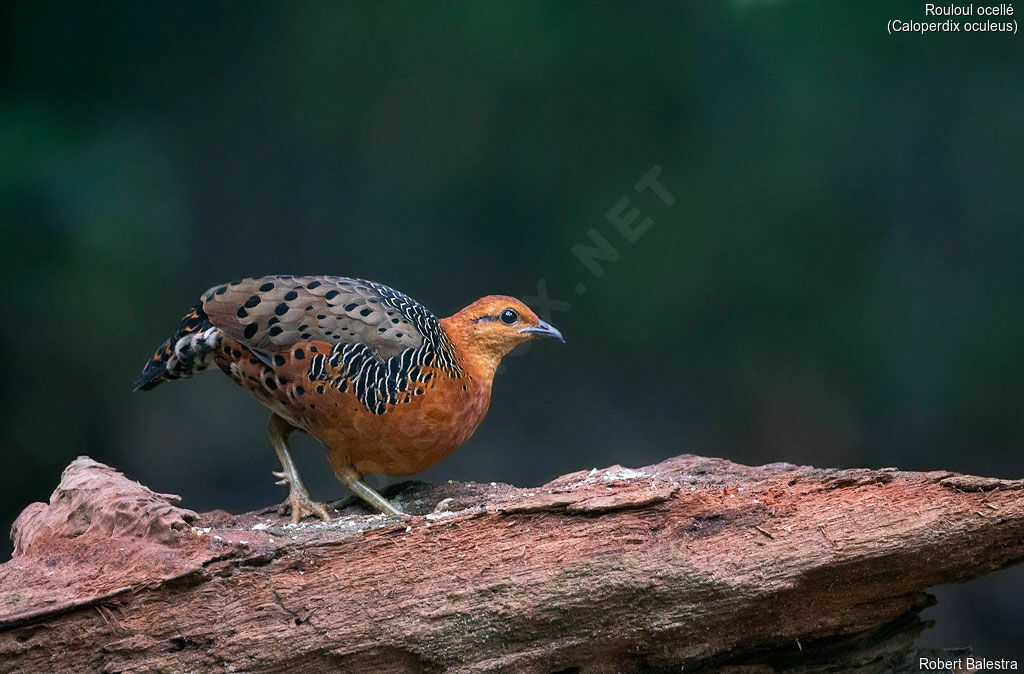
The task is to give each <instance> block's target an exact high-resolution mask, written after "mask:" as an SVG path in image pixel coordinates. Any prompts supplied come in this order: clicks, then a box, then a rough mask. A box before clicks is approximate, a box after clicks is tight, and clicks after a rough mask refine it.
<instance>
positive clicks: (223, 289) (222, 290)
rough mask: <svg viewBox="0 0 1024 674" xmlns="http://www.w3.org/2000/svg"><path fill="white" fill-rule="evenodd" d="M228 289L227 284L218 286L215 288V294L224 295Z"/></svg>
mask: <svg viewBox="0 0 1024 674" xmlns="http://www.w3.org/2000/svg"><path fill="white" fill-rule="evenodd" d="M227 291H228V287H227V286H221V287H219V288H217V289H216V290H214V291H213V294H214V295H223V294H224V293H226V292H227Z"/></svg>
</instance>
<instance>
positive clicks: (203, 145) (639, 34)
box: [0, 1, 1024, 657]
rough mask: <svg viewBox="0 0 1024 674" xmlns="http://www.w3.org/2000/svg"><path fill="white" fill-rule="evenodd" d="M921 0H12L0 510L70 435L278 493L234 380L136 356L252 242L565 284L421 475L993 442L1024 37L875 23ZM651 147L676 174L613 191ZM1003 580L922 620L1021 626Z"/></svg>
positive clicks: (173, 478)
mask: <svg viewBox="0 0 1024 674" xmlns="http://www.w3.org/2000/svg"><path fill="white" fill-rule="evenodd" d="M922 8H923V3H917V2H907V3H868V2H856V3H853V2H839V1H833V2H824V1H815V2H791V3H786V2H754V1H748V2H738V1H737V2H701V3H674V4H662V3H650V4H642V5H634V4H625V3H623V4H616V5H611V4H602V5H588V4H577V3H555V2H516V3H497V2H493V3H477V2H466V3H455V4H451V3H447V4H435V3H425V4H416V5H395V4H391V5H388V4H381V5H377V4H372V3H363V4H359V5H343V4H341V3H328V2H323V3H209V2H175V3H158V4H154V3H125V4H120V3H100V4H98V5H94V4H93V3H78V4H68V5H50V4H46V3H38V2H31V3H30V2H13V3H5V4H4V6H3V9H2V10H0V12H2V14H0V26H2V28H0V30H2V31H3V40H2V43H0V46H2V49H3V53H2V57H0V68H2V93H0V162H2V164H0V213H2V217H3V221H2V231H0V260H2V281H3V283H2V285H0V288H2V293H3V297H2V301H3V303H2V307H3V312H4V313H3V316H4V322H5V326H4V330H3V339H2V341H0V362H2V364H3V378H2V382H3V385H2V387H0V401H2V409H3V411H4V420H3V423H2V436H0V440H2V443H3V452H4V453H5V454H4V455H5V457H6V461H5V463H4V471H3V474H2V475H0V520H2V522H3V523H4V526H6V524H7V523H9V522H10V521H12V520H13V518H14V517H15V516H16V514H17V513H18V512H19V511H20V509H21V508H22V507H24V505H25V504H27V503H28V502H30V501H33V500H44V499H45V498H46V497H47V496H48V494H49V492H50V491H51V490H52V488H53V487H54V485H55V484H56V482H57V480H58V476H59V473H60V470H61V469H62V468H63V467H64V466H65V465H66V464H67V463H68V461H70V460H71V459H72V458H73V457H75V456H76V455H79V454H88V455H90V456H92V457H94V458H96V459H98V460H100V461H104V462H108V463H111V464H112V465H114V466H116V467H118V468H120V469H122V470H124V471H125V472H126V473H127V474H128V475H129V476H131V477H133V478H136V479H138V480H140V481H142V482H143V483H144V484H147V485H149V486H151V487H152V488H154V489H156V490H157V491H162V492H174V493H179V494H182V495H183V496H184V497H185V503H186V504H187V505H188V506H190V507H192V508H195V509H199V510H203V509H212V508H226V509H229V510H234V511H241V510H245V509H252V508H256V507H259V506H263V505H265V504H267V503H270V502H273V501H275V500H279V499H282V498H283V497H284V492H283V490H281V489H280V488H278V487H275V486H274V485H273V480H272V478H271V476H270V471H271V470H272V469H274V468H275V460H274V454H273V452H272V451H271V449H270V447H269V446H268V443H267V440H266V434H265V421H266V413H265V412H264V411H263V410H262V408H260V407H259V406H258V405H257V404H256V403H255V402H253V401H252V400H250V399H248V397H247V396H246V395H245V394H243V393H242V392H240V391H238V390H237V389H235V388H234V387H233V385H232V384H231V383H230V382H229V381H228V380H227V379H226V378H224V377H222V376H221V375H220V374H218V373H214V374H211V375H208V376H205V377H202V378H200V379H197V380H195V381H191V382H187V383H182V384H177V385H168V386H162V387H160V388H159V389H158V390H156V391H155V392H153V393H151V394H145V395H143V394H132V393H131V392H130V384H131V382H132V381H133V379H134V378H135V376H136V374H137V371H138V370H139V368H140V367H141V366H142V364H143V362H144V361H145V359H146V358H147V357H148V356H149V354H150V353H151V351H152V350H153V349H154V348H155V347H156V346H157V345H158V344H159V343H160V342H161V341H162V340H163V339H164V338H165V337H166V336H167V335H168V334H169V333H170V331H171V330H172V329H173V328H174V327H175V326H176V323H177V319H178V317H179V316H180V315H181V314H182V312H183V311H184V310H185V309H186V308H188V307H189V306H191V304H192V303H193V302H194V301H195V299H196V298H197V296H198V295H199V293H201V292H202V291H203V290H205V289H206V288H207V287H209V286H211V285H214V284H215V283H219V282H222V281H226V280H230V279H231V278H233V277H238V276H245V275H259V274H265V273H296V274H298V273H330V274H344V275H356V276H362V277H366V278H372V279H375V280H379V281H382V282H385V283H388V284H390V285H393V286H395V287H396V288H398V289H400V290H403V291H405V292H407V293H409V294H410V295H412V296H413V297H416V298H417V299H419V300H421V301H423V302H424V303H425V304H427V305H428V306H430V307H431V308H433V309H434V310H435V311H436V312H437V313H439V314H448V313H451V312H454V311H456V310H457V309H459V308H460V307H461V306H463V305H464V304H467V303H468V302H470V301H472V300H473V299H475V298H476V297H478V296H480V295H483V294H487V293H495V292H500V293H509V294H515V295H518V296H520V297H522V296H530V295H536V294H537V283H538V280H540V279H543V280H545V281H546V284H547V288H548V291H549V292H550V294H551V296H552V297H554V298H556V299H559V300H563V301H568V302H571V307H570V308H569V309H568V310H567V311H562V312H556V313H553V314H552V315H551V316H550V319H551V321H552V322H553V323H554V324H555V325H557V326H558V327H559V328H561V329H562V330H563V332H564V333H565V335H566V338H567V344H566V345H564V346H562V345H557V344H538V345H534V346H533V348H531V349H530V350H529V353H527V354H523V356H522V357H521V358H515V359H513V360H511V361H509V362H508V368H507V371H506V372H505V373H504V374H502V375H501V376H500V378H499V381H498V382H497V385H496V393H495V398H494V405H493V410H492V413H491V415H490V417H489V418H488V420H487V421H486V422H485V423H484V425H483V426H482V427H481V429H480V430H479V432H478V433H477V434H476V435H475V436H474V438H473V439H472V440H471V441H470V442H469V443H468V444H467V446H465V447H464V448H463V449H462V450H460V451H459V452H458V453H456V454H455V455H454V456H453V457H452V458H450V459H448V460H447V461H445V462H443V463H442V464H440V465H439V466H437V467H435V468H433V469H431V470H430V471H428V473H426V474H425V475H424V476H423V477H424V479H429V480H445V479H475V480H481V481H491V480H502V481H509V482H515V483H518V484H538V483H541V482H544V481H546V480H549V479H551V478H553V477H555V476H557V475H559V474H562V473H566V472H569V471H572V470H576V469H579V468H589V467H592V466H606V465H609V464H612V463H622V464H625V465H630V466H639V465H644V464H647V463H651V462H655V461H658V460H659V459H662V458H665V457H668V456H671V455H674V454H678V453H681V452H699V453H704V454H710V455H714V456H724V457H728V458H731V459H734V460H738V461H742V462H747V463H766V462H773V461H791V462H796V463H813V464H816V465H822V466H876V467H880V466H893V465H895V466H899V467H901V468H908V469H921V470H930V469H940V468H942V469H953V470H959V471H967V472H972V473H981V474H986V475H998V476H1001V477H1014V478H1015V477H1021V476H1022V475H1024V454H1022V452H1021V449H1022V447H1021V439H1022V437H1024V422H1022V414H1021V401H1022V399H1024V377H1022V371H1024V367H1022V366H1024V356H1022V354H1024V349H1022V342H1024V314H1022V311H1021V309H1022V301H1024V278H1022V272H1021V269H1022V253H1024V229H1022V223H1024V195H1022V190H1021V185H1022V178H1024V154H1022V151H1024V130H1022V117H1024V64H1022V58H1021V56H1022V50H1021V47H1022V42H1021V39H1022V38H1019V37H1014V36H1012V35H1005V34H957V35H928V36H920V35H900V36H889V35H888V34H887V33H886V22H887V21H888V20H889V19H890V18H894V17H896V16H902V17H904V18H908V19H910V18H913V19H920V18H922V16H921V15H922V11H923V10H922ZM654 166H658V167H660V168H661V170H662V174H661V176H660V180H661V181H662V182H663V184H664V185H665V186H666V187H667V188H668V189H669V190H670V191H671V193H672V195H673V196H674V197H675V199H676V201H675V203H674V204H673V205H672V206H670V207H669V206H666V205H665V204H663V203H662V202H661V201H660V200H659V199H658V198H657V197H656V196H655V195H654V194H652V193H650V192H647V193H644V194H637V193H636V192H634V191H633V186H634V184H635V183H636V181H637V180H639V179H640V178H641V176H643V175H644V174H645V173H646V172H647V171H649V170H650V169H651V168H652V167H654ZM623 196H629V197H630V198H631V199H632V203H631V206H634V207H637V208H639V209H641V211H642V212H643V215H644V216H646V217H650V218H652V219H653V221H654V224H653V225H652V226H651V227H650V229H649V230H648V231H647V232H646V233H645V234H644V235H643V236H642V237H641V238H640V239H639V240H638V241H636V242H635V243H627V242H626V241H625V240H624V239H623V238H622V237H621V235H620V234H619V233H618V232H617V231H616V230H615V228H614V227H613V226H612V225H611V224H610V223H609V222H608V221H607V220H606V218H605V214H606V213H607V212H608V211H609V209H611V208H612V207H613V206H614V205H615V204H616V202H618V201H619V200H620V199H621V198H622V197H623ZM592 229H593V230H596V231H597V232H599V233H600V235H602V236H604V237H605V238H606V239H607V240H608V241H609V243H610V244H612V245H613V246H614V247H615V248H616V249H617V250H618V252H619V254H620V257H619V259H618V260H617V261H615V262H607V263H603V269H604V273H603V275H602V276H600V277H599V278H595V277H594V276H593V274H592V273H591V271H589V270H588V269H587V268H586V267H585V266H584V265H583V264H581V262H580V261H579V260H578V259H577V258H576V257H574V255H573V254H572V253H571V249H572V247H573V246H574V245H576V244H581V243H588V242H589V241H590V238H589V234H588V232H589V231H590V230H592ZM580 283H582V284H585V285H586V286H587V291H586V293H585V294H583V295H578V294H577V293H576V292H575V290H574V289H575V288H576V286H577V284H580ZM297 444H298V454H299V457H298V460H299V462H300V468H301V469H302V472H303V474H304V476H305V479H306V481H307V484H309V486H310V488H311V490H312V491H313V493H314V495H316V496H319V497H321V498H325V497H335V496H340V495H342V494H343V491H342V489H341V487H340V486H339V485H337V483H336V482H335V481H334V478H333V476H332V474H331V472H330V470H328V467H327V462H326V459H325V457H324V455H323V454H322V452H321V451H320V450H319V449H317V448H316V447H315V445H314V443H313V442H312V441H309V440H308V439H306V440H299V441H298V443H297ZM383 483H384V480H378V481H377V484H378V485H380V484H383ZM9 549H10V548H9V547H6V548H3V550H4V551H9ZM1022 585H1024V575H1022V573H1021V572H1020V571H1007V572H1003V573H1002V574H998V575H995V576H992V577H989V578H987V579H985V580H982V581H978V582H976V583H974V584H971V585H968V586H965V587H962V588H954V589H940V590H939V591H938V594H939V596H940V600H941V601H940V604H939V606H938V607H937V608H936V609H932V611H931V613H932V614H933V615H935V616H937V617H938V627H937V628H936V630H932V631H931V632H930V634H929V636H928V637H927V638H928V639H929V640H930V641H931V642H933V643H936V644H937V645H941V646H947V647H948V646H956V645H961V644H963V643H972V644H974V645H975V646H976V647H977V649H978V652H979V654H981V655H984V656H986V657H996V656H1000V655H1007V656H1009V655H1014V653H1012V651H1011V650H1009V649H1011V644H1012V643H1013V639H1014V638H1015V637H1019V635H1020V634H1021V633H1022V632H1024V620H1022V617H1021V611H1020V608H1019V606H1018V605H1016V604H1015V603H1013V602H1011V601H1009V600H1008V599H1007V597H1009V596H1013V594H1016V595H1017V596H1018V597H1019V592H1020V588H1021V586H1022ZM1016 655H1020V651H1019V650H1018V651H1017V653H1016Z"/></svg>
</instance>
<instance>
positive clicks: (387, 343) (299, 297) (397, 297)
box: [203, 276, 438, 360]
mask: <svg viewBox="0 0 1024 674" xmlns="http://www.w3.org/2000/svg"><path fill="white" fill-rule="evenodd" d="M203 311H205V312H206V315H207V316H208V317H209V319H210V322H211V323H213V325H215V326H217V327H218V328H220V329H221V330H222V331H223V332H224V333H225V334H227V335H228V336H230V337H232V338H234V339H237V340H239V341H240V342H242V343H243V344H245V345H246V346H247V347H248V348H249V349H251V350H252V351H253V352H255V353H257V355H261V356H264V357H265V356H266V355H267V354H272V353H274V352H276V351H280V350H281V349H285V348H287V347H289V346H290V345H292V344H295V343H296V342H300V341H308V340H319V341H324V342H328V343H330V344H365V345H366V346H368V347H370V348H372V349H374V350H375V351H376V352H377V354H378V355H379V357H380V358H381V359H382V360H387V359H389V358H391V357H392V356H394V355H397V354H398V353H401V352H402V351H404V350H406V349H409V348H417V347H419V346H420V345H422V344H423V341H424V332H428V331H432V330H433V329H435V326H437V324H438V321H437V317H436V316H434V314H432V313H431V312H430V311H429V310H428V309H426V308H425V307H424V306H423V305H421V304H419V303H418V302H416V301H415V300H412V299H410V298H409V297H407V296H406V295H404V294H402V293H400V292H398V291H396V290H393V289H391V288H389V287H388V286H386V285H383V284H380V283H374V282H372V281H363V280H360V279H353V278H346V277H344V276H262V277H260V278H247V279H243V280H241V281H233V282H231V283H228V284H225V285H220V286H215V287H213V288H210V289H209V290H207V291H206V292H205V293H204V294H203Z"/></svg>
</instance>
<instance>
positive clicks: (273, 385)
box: [266, 377, 277, 391]
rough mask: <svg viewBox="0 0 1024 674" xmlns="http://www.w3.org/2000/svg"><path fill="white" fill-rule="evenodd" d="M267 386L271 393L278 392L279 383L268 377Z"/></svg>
mask: <svg viewBox="0 0 1024 674" xmlns="http://www.w3.org/2000/svg"><path fill="white" fill-rule="evenodd" d="M266 386H267V388H268V389H270V390H271V391H276V390H277V382H275V381H274V380H273V379H272V378H270V377H267V381H266Z"/></svg>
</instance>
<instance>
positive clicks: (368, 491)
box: [334, 467, 409, 519]
mask: <svg viewBox="0 0 1024 674" xmlns="http://www.w3.org/2000/svg"><path fill="white" fill-rule="evenodd" d="M334 474H335V475H337V476H338V479H339V480H341V481H342V482H343V483H345V485H346V486H347V487H348V488H349V489H351V490H352V491H354V492H355V494H356V496H358V497H359V498H361V499H363V500H364V501H366V502H367V503H369V504H370V505H371V506H373V507H374V508H376V509H377V510H379V511H381V512H382V513H384V514H385V515H390V516H391V517H399V518H401V519H408V518H409V516H408V515H406V514H405V513H403V512H402V511H401V510H399V509H398V508H396V507H395V506H393V505H391V501H388V500H387V499H386V498H384V497H383V496H381V495H380V494H378V493H377V491H376V490H375V489H374V488H373V487H371V486H370V485H368V484H366V483H365V482H363V476H362V475H360V474H359V473H358V472H356V469H355V468H352V467H347V468H343V469H341V470H338V469H335V470H334Z"/></svg>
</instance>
